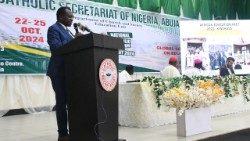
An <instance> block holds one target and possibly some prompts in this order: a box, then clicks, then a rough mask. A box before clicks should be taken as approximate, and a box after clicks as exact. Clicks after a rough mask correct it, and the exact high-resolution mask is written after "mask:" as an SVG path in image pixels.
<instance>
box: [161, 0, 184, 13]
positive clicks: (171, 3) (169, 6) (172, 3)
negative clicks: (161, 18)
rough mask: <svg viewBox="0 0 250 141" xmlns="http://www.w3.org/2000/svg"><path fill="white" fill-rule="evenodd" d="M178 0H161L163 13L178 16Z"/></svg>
mask: <svg viewBox="0 0 250 141" xmlns="http://www.w3.org/2000/svg"><path fill="white" fill-rule="evenodd" d="M180 4H181V2H180V0H161V6H162V8H163V11H164V13H165V14H170V15H175V16H180Z"/></svg>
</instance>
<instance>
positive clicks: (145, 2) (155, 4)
mask: <svg viewBox="0 0 250 141" xmlns="http://www.w3.org/2000/svg"><path fill="white" fill-rule="evenodd" d="M139 3H140V7H141V10H146V11H152V12H158V13H160V12H161V6H160V0H139Z"/></svg>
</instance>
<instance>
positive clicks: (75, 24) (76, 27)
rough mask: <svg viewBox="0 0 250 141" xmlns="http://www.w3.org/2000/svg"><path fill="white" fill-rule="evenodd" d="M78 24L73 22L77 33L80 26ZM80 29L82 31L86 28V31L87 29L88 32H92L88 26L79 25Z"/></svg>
mask: <svg viewBox="0 0 250 141" xmlns="http://www.w3.org/2000/svg"><path fill="white" fill-rule="evenodd" d="M80 25H81V24H80V23H74V28H75V30H76V32H77V33H78V32H79V31H78V26H80ZM80 29H81V30H83V31H84V30H86V31H88V32H90V33H93V32H92V31H91V30H90V29H89V28H88V27H86V26H83V25H82V26H81V27H80Z"/></svg>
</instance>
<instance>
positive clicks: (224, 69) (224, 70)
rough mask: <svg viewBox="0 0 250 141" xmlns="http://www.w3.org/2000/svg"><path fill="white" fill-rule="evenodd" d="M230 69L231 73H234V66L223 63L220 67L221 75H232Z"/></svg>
mask: <svg viewBox="0 0 250 141" xmlns="http://www.w3.org/2000/svg"><path fill="white" fill-rule="evenodd" d="M228 69H230V71H231V74H234V70H233V68H228V67H227V66H226V65H223V66H222V67H221V68H220V76H227V75H230V73H229V71H228Z"/></svg>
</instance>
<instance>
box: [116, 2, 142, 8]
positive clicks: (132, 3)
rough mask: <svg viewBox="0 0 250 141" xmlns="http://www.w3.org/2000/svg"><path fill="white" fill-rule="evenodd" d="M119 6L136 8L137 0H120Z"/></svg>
mask: <svg viewBox="0 0 250 141" xmlns="http://www.w3.org/2000/svg"><path fill="white" fill-rule="evenodd" d="M118 6H121V7H129V8H133V9H136V8H137V0H118Z"/></svg>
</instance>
